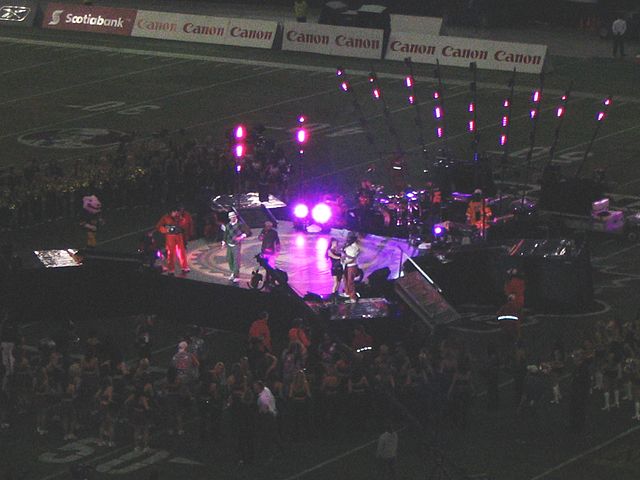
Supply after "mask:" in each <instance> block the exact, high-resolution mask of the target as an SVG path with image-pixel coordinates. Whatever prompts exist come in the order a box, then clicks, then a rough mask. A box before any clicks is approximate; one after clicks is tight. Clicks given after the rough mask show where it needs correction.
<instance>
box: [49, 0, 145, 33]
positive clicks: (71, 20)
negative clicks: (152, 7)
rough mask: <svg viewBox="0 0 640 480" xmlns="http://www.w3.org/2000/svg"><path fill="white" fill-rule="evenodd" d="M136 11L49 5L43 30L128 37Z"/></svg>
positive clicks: (62, 4)
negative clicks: (75, 31) (51, 29)
mask: <svg viewBox="0 0 640 480" xmlns="http://www.w3.org/2000/svg"><path fill="white" fill-rule="evenodd" d="M136 12H137V10H134V9H130V8H109V7H93V6H88V5H75V4H74V5H70V4H64V3H50V4H48V5H47V10H46V11H45V12H44V16H43V18H42V27H43V28H53V29H56V30H77V31H81V32H93V33H110V34H112V35H130V34H131V29H132V27H133V21H134V20H135V18H136Z"/></svg>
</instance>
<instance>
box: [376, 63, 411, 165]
mask: <svg viewBox="0 0 640 480" xmlns="http://www.w3.org/2000/svg"><path fill="white" fill-rule="evenodd" d="M369 83H370V84H371V95H372V97H373V99H374V100H379V101H380V102H381V103H382V114H383V116H384V120H385V123H386V124H387V129H388V130H389V133H390V134H391V136H392V137H393V139H394V141H395V144H396V155H397V156H398V157H402V156H403V155H404V151H403V150H402V143H401V141H400V136H399V135H398V130H397V129H396V127H395V125H394V124H393V118H392V117H391V111H390V110H389V106H388V105H387V100H386V98H385V96H384V93H383V92H382V88H381V87H380V84H379V83H378V75H376V72H375V70H374V69H373V65H372V66H371V71H370V73H369Z"/></svg>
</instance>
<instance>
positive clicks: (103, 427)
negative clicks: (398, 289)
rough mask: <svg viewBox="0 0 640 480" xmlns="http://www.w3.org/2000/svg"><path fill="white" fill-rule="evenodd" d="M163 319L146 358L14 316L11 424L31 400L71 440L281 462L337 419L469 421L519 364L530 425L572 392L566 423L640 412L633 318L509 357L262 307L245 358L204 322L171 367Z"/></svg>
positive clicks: (140, 330)
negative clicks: (281, 315)
mask: <svg viewBox="0 0 640 480" xmlns="http://www.w3.org/2000/svg"><path fill="white" fill-rule="evenodd" d="M154 328H155V326H154V319H153V317H145V318H143V319H141V321H140V323H139V325H138V326H137V328H136V334H135V336H136V344H135V347H136V348H137V349H138V350H137V351H138V354H139V355H140V359H139V360H137V361H135V362H125V360H124V358H123V356H122V354H121V353H120V348H119V347H118V346H116V345H115V344H114V343H113V342H110V341H109V340H108V339H106V338H100V337H99V336H98V335H97V334H96V332H89V333H88V335H87V338H86V339H84V341H83V342H82V344H83V346H82V351H83V352H84V353H83V355H81V356H78V355H76V356H74V355H69V354H68V345H67V346H65V347H62V346H61V345H59V343H60V344H62V343H64V342H61V341H58V342H55V341H53V340H46V341H43V342H41V344H40V346H39V354H37V355H33V354H32V353H31V354H30V353H29V351H28V350H27V349H25V348H23V345H22V344H21V340H20V338H19V335H17V330H16V329H15V328H12V327H11V326H10V325H9V324H5V325H4V328H3V331H2V350H3V365H2V369H3V372H2V373H3V375H2V378H3V383H2V402H1V403H0V407H1V409H0V420H1V423H2V428H9V423H10V421H9V419H13V418H15V417H16V415H20V414H24V413H26V412H32V413H35V419H36V425H35V430H36V432H37V434H39V435H60V436H61V437H64V439H66V440H73V439H75V438H76V435H78V434H79V433H82V434H83V435H86V434H93V435H96V434H97V435H98V437H99V439H100V443H101V444H103V445H104V446H107V447H108V446H113V445H115V442H116V441H118V442H125V443H133V445H134V447H135V448H136V449H141V450H145V449H149V448H150V444H152V443H153V444H154V445H156V444H162V438H163V437H164V436H166V435H176V436H182V435H185V434H186V435H190V436H198V437H199V438H200V439H201V440H202V441H211V442H214V443H215V442H225V443H226V444H227V445H231V444H233V445H235V446H236V449H235V451H236V461H237V462H239V463H248V462H253V461H259V462H270V461H272V460H273V458H274V457H277V456H278V455H280V454H282V452H283V451H284V447H283V445H285V444H296V443H299V442H303V441H305V440H308V439H313V438H315V437H316V436H317V435H321V434H322V433H323V432H335V431H336V429H345V430H346V429H348V430H349V431H356V430H369V431H370V430H379V429H380V427H382V426H387V425H388V422H389V421H390V420H394V421H406V420H407V419H409V420H410V421H412V422H417V423H418V424H420V425H423V426H426V425H429V426H431V427H432V428H433V427H434V426H438V428H453V429H466V428H469V427H470V425H472V424H473V419H470V417H469V413H470V411H471V405H472V402H473V401H474V398H475V399H476V400H475V401H479V399H478V397H477V394H478V392H479V391H480V390H482V391H483V393H482V395H484V394H485V393H484V390H485V388H486V400H483V402H484V401H486V402H487V406H488V407H489V408H490V409H497V408H505V402H504V398H503V399H502V400H503V401H502V402H500V396H501V395H500V392H499V389H498V382H499V376H501V375H502V376H504V375H508V374H510V375H511V377H512V380H513V403H512V407H511V408H512V411H515V412H516V415H517V416H516V418H520V419H522V421H523V422H525V423H526V424H528V425H529V427H528V428H530V429H537V428H539V426H540V425H539V420H540V418H542V417H540V412H541V410H543V409H549V408H562V407H560V406H559V405H560V404H564V405H565V406H566V407H567V408H568V409H569V415H568V419H569V425H568V427H570V428H571V430H573V431H576V432H579V431H581V430H582V429H583V427H584V423H585V419H586V412H587V405H588V404H589V402H591V403H592V404H593V403H594V402H596V403H599V402H600V398H602V401H603V405H602V410H604V411H609V410H611V409H613V408H627V405H630V406H631V407H630V408H629V414H630V415H629V416H630V417H633V419H634V420H640V358H639V354H640V334H639V333H640V330H638V325H636V324H634V323H627V324H624V325H621V324H619V323H618V322H609V323H607V324H602V325H598V326H597V328H596V330H595V332H594V333H593V336H591V337H590V338H589V339H588V340H585V341H584V343H583V345H581V346H580V348H577V349H575V350H572V353H570V354H568V353H565V349H564V347H563V345H562V343H561V342H557V343H556V344H555V345H554V347H553V352H552V354H551V356H550V357H549V358H548V359H547V361H541V360H540V359H539V358H538V357H533V356H532V355H531V354H530V353H528V352H527V350H526V348H525V347H524V344H523V342H522V341H519V342H518V344H517V345H516V347H515V348H514V349H513V350H512V351H511V352H509V355H508V356H507V357H505V356H504V355H502V353H501V352H500V351H498V350H497V349H494V348H490V349H489V351H488V356H487V358H486V359H478V358H474V357H473V356H472V355H471V354H470V353H469V352H468V351H467V349H466V348H465V346H464V345H463V344H461V343H458V342H456V341H452V340H449V339H444V340H440V341H435V340H434V339H432V338H421V339H420V341H419V342H416V341H415V335H413V338H414V341H413V342H406V343H394V344H393V345H389V344H386V343H384V341H383V340H382V339H375V338H373V337H372V336H371V335H370V334H368V333H367V331H366V330H365V328H364V327H363V326H362V325H357V326H355V328H354V329H353V331H351V332H349V333H348V334H341V335H333V336H332V335H330V334H328V333H322V332H320V333H319V335H318V334H317V332H316V333H315V334H314V335H313V336H312V335H310V333H309V330H308V329H307V327H306V325H305V324H304V322H303V321H302V320H300V319H297V320H294V321H293V323H292V325H291V328H290V330H289V331H288V332H287V334H286V335H281V336H279V337H277V338H272V336H271V331H270V325H269V316H268V314H267V313H263V314H261V315H260V316H259V318H258V319H257V320H256V321H255V322H254V323H253V324H252V325H251V328H250V330H249V334H248V337H247V349H246V351H245V352H239V354H240V356H239V357H238V359H237V361H236V362H233V363H231V364H230V365H229V364H227V365H225V363H223V362H221V361H220V360H218V359H217V358H215V355H213V354H212V353H211V352H210V350H209V348H208V342H207V341H206V339H205V337H204V336H203V333H202V330H201V329H200V328H199V327H196V326H193V327H191V328H190V330H189V331H188V333H187V334H186V335H185V336H184V337H183V338H182V339H180V341H179V343H178V346H177V351H176V353H175V354H174V355H173V357H172V359H171V361H170V362H169V363H168V364H165V365H159V366H162V367H166V368H163V369H162V371H163V372H165V373H163V374H161V375H160V374H158V373H157V371H158V368H157V367H156V368H155V369H152V368H151V366H152V365H153V364H155V365H157V363H156V362H157V359H154V358H151V348H150V345H151V342H152V335H153V331H154ZM69 332H71V337H74V336H75V334H73V332H72V330H69ZM78 340H79V339H77V338H75V339H74V340H73V341H78ZM10 345H11V346H10ZM274 345H275V346H282V347H283V348H274ZM154 371H155V372H156V373H155V374H154ZM565 380H568V381H566V382H565ZM600 395H602V397H600ZM502 396H504V394H503V395H502ZM625 402H629V403H625ZM506 403H509V402H506ZM598 408H599V405H598ZM632 414H633V415H632ZM194 420H195V422H194ZM387 430H388V428H387ZM524 431H525V432H527V430H526V428H525V430H524ZM49 432H51V433H49ZM528 433H531V432H528ZM152 436H153V437H154V438H156V440H153V442H152Z"/></svg>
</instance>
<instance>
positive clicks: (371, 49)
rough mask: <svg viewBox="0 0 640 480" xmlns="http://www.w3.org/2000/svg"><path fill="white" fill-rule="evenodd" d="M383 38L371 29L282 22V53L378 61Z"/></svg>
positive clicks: (377, 31) (381, 32)
mask: <svg viewBox="0 0 640 480" xmlns="http://www.w3.org/2000/svg"><path fill="white" fill-rule="evenodd" d="M383 36H384V34H383V31H382V30H375V29H371V28H354V27H338V26H334V25H319V24H313V23H297V22H285V24H284V33H283V37H282V50H289V51H294V52H309V53H319V54H322V55H339V56H342V57H357V58H378V59H379V58H380V57H381V56H382V43H383Z"/></svg>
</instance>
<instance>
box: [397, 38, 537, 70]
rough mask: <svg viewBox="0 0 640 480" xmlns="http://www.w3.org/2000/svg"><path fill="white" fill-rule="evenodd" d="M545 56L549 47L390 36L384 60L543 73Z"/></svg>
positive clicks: (476, 40) (458, 39)
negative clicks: (470, 64)
mask: <svg viewBox="0 0 640 480" xmlns="http://www.w3.org/2000/svg"><path fill="white" fill-rule="evenodd" d="M546 54H547V46H546V45H535V44H526V43H512V42H495V41H490V40H478V39H475V38H458V37H443V36H432V35H420V34H417V33H398V32H391V35H390V36H389V44H388V46H387V54H386V57H385V58H386V59H387V60H401V61H402V60H404V59H405V58H407V57H411V59H412V60H413V61H414V62H416V63H436V60H438V61H439V62H440V63H441V64H442V65H449V66H454V67H468V66H469V63H471V62H476V64H477V65H478V68H484V69H487V70H507V71H511V70H513V69H514V68H515V69H516V71H518V72H522V73H540V72H541V71H542V66H543V65H544V60H545V56H546Z"/></svg>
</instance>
